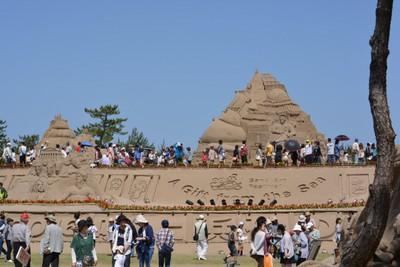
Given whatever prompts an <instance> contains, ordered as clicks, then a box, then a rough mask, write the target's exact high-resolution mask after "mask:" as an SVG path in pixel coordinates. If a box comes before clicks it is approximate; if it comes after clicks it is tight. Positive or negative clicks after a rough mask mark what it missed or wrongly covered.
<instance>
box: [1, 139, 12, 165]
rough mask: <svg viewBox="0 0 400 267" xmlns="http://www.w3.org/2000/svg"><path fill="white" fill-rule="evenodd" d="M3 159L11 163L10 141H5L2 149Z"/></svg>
mask: <svg viewBox="0 0 400 267" xmlns="http://www.w3.org/2000/svg"><path fill="white" fill-rule="evenodd" d="M3 159H4V161H5V162H6V163H7V164H11V163H12V151H11V143H7V145H6V147H5V148H4V150H3Z"/></svg>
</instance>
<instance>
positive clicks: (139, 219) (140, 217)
mask: <svg viewBox="0 0 400 267" xmlns="http://www.w3.org/2000/svg"><path fill="white" fill-rule="evenodd" d="M148 222H149V221H148V220H146V218H145V217H144V216H143V215H142V214H139V215H138V216H136V219H135V223H148Z"/></svg>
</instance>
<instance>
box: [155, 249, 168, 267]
mask: <svg viewBox="0 0 400 267" xmlns="http://www.w3.org/2000/svg"><path fill="white" fill-rule="evenodd" d="M164 264H165V265H164ZM164 266H165V267H170V266H171V253H165V254H164V253H161V252H158V267H164Z"/></svg>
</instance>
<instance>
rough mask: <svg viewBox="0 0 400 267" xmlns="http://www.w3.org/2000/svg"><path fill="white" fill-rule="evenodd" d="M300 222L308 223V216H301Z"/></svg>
mask: <svg viewBox="0 0 400 267" xmlns="http://www.w3.org/2000/svg"><path fill="white" fill-rule="evenodd" d="M298 221H299V222H301V223H304V222H306V216H304V215H300V216H299V220H298Z"/></svg>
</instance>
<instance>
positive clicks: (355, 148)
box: [351, 138, 360, 164]
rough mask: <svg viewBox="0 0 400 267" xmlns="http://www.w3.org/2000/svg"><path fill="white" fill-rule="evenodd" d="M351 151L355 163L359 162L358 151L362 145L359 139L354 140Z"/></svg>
mask: <svg viewBox="0 0 400 267" xmlns="http://www.w3.org/2000/svg"><path fill="white" fill-rule="evenodd" d="M351 152H352V154H353V156H352V157H353V163H354V164H358V153H359V152H360V146H359V144H358V139H357V138H356V139H355V140H354V143H353V145H352V146H351Z"/></svg>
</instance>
